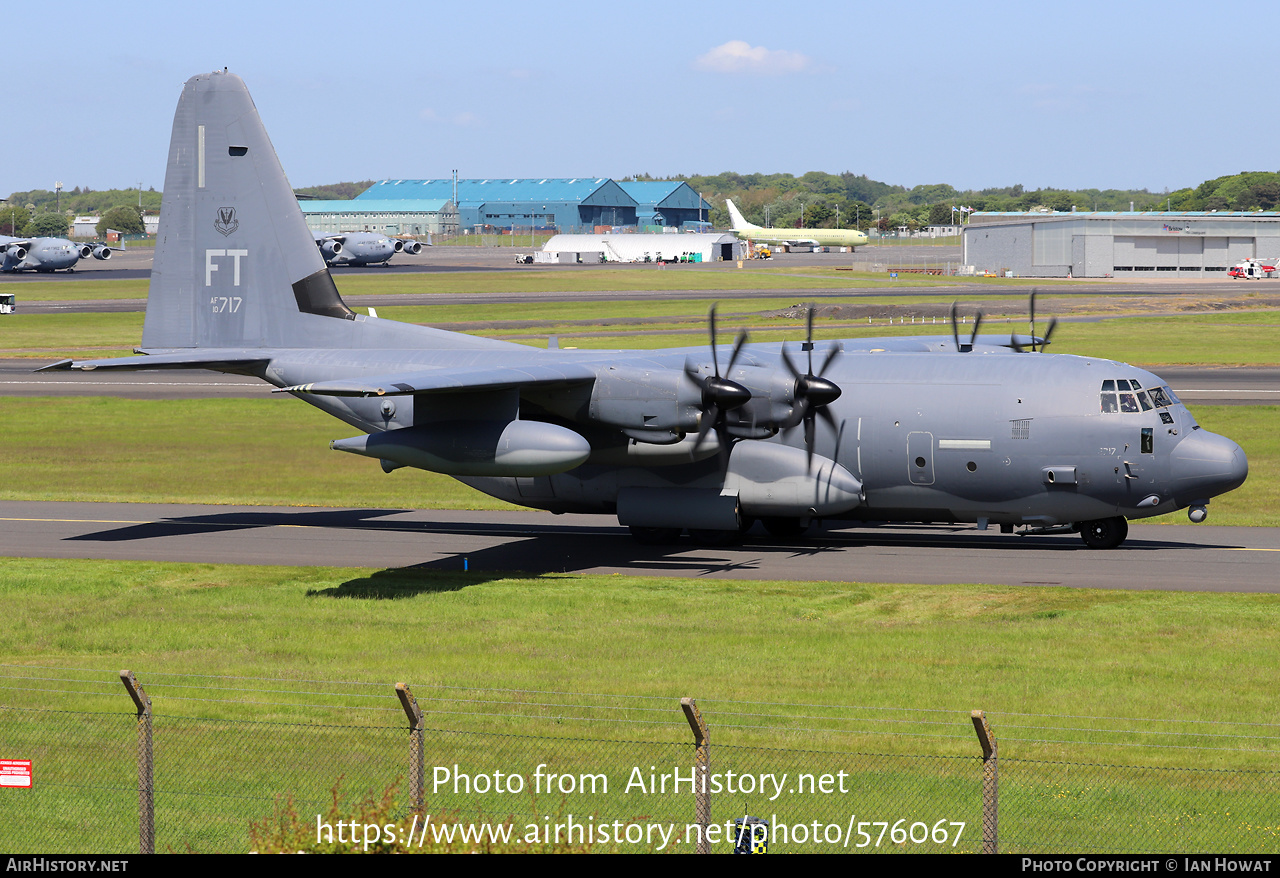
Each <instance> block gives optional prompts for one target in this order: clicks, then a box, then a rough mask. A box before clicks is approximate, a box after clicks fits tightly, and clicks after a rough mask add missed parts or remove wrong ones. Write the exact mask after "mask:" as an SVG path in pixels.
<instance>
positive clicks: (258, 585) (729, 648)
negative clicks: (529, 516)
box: [0, 559, 1280, 766]
mask: <svg viewBox="0 0 1280 878" xmlns="http://www.w3.org/2000/svg"><path fill="white" fill-rule="evenodd" d="M0 596H2V597H3V600H4V603H5V606H6V608H8V616H9V618H10V620H11V624H10V625H8V626H6V628H5V631H4V632H3V634H0V662H2V663H4V664H7V665H18V664H31V665H47V666H51V667H69V668H96V667H101V668H104V669H114V668H118V667H130V668H132V669H134V670H135V671H137V672H138V673H139V676H140V677H141V678H142V679H143V682H144V685H145V683H146V674H147V673H148V672H149V673H151V674H153V675H167V674H193V675H198V674H209V675H223V676H244V677H261V678H272V679H279V680H284V679H288V678H291V677H296V678H298V679H306V680H314V681H325V680H330V681H335V682H336V681H339V680H347V681H357V682H363V683H377V682H386V683H387V685H388V689H387V691H385V692H382V693H380V694H382V695H385V696H386V697H387V698H388V699H390V698H392V697H393V694H392V692H391V691H390V684H391V683H393V682H394V681H396V680H407V681H409V682H410V683H411V684H416V685H417V686H418V687H419V690H420V694H419V697H420V698H426V697H431V693H430V690H431V687H432V686H433V685H434V684H437V683H446V684H449V685H457V686H476V687H482V688H483V687H489V686H500V687H503V688H509V689H512V690H519V689H541V690H548V691H552V690H554V691H560V692H578V693H609V694H610V695H612V696H669V697H670V698H671V699H672V701H673V703H672V704H671V705H670V707H671V710H672V712H673V713H675V711H676V710H677V706H676V704H675V703H674V701H675V699H677V698H678V697H679V696H681V695H692V696H696V697H698V698H699V699H701V700H702V701H703V702H705V703H706V704H707V705H708V706H706V707H705V708H704V709H705V710H707V712H708V719H709V720H710V721H711V722H712V723H714V722H715V712H716V710H717V709H720V710H722V711H724V710H731V709H736V710H740V709H741V708H732V707H730V705H729V704H728V702H731V701H738V702H767V701H776V702H781V703H786V704H791V705H810V706H811V707H815V708H821V707H823V706H824V705H826V706H833V707H835V706H840V705H846V706H847V705H857V704H874V705H882V706H886V705H892V706H895V707H900V708H917V709H926V708H927V709H936V710H943V711H955V712H956V713H957V717H958V719H959V720H960V721H961V725H963V720H965V719H966V718H967V717H966V716H965V715H964V714H965V713H967V711H968V710H970V709H972V708H982V709H985V710H988V711H993V712H1001V713H1005V714H1015V713H1032V714H1046V715H1056V716H1059V717H1062V716H1070V715H1073V714H1079V715H1089V716H1108V715H1109V716H1115V717H1135V716H1140V717H1143V718H1145V719H1146V720H1149V721H1150V720H1184V721H1188V720H1191V719H1205V718H1211V719H1220V720H1222V721H1229V722H1233V723H1246V722H1258V723H1270V722H1272V720H1273V716H1274V705H1273V700H1274V699H1273V697H1272V692H1271V688H1272V687H1271V679H1270V668H1271V667H1272V664H1273V662H1272V660H1271V655H1272V653H1273V652H1274V643H1273V640H1274V637H1273V629H1274V626H1273V624H1272V620H1273V618H1274V615H1275V613H1276V611H1277V609H1280V596H1276V595H1251V594H1231V595H1223V594H1214V593H1185V592H1171V593H1164V592H1153V591H1135V592H1120V591H1110V590H1108V591H1094V590H1078V589H1046V588H1011V587H993V586H976V585H954V586H945V587H938V586H920V585H872V584H863V583H825V582H755V581H753V582H738V581H730V580H690V579H669V578H645V577H627V576H603V577H602V576H578V575H544V576H540V577H536V578H520V577H519V576H518V575H498V576H494V575H492V574H485V573H473V574H462V573H443V572H438V571H428V570H423V569H414V568H406V569H401V570H391V571H378V570H370V569H361V568H303V567H248V566H236V565H208V564H166V563H155V562H145V563H144V562H118V561H73V560H52V559H5V560H3V561H0ZM495 619H501V620H502V624H500V625H498V624H494V620H495ZM317 632H323V636H322V637H317V636H316V634H317ZM975 644H981V645H982V646H981V648H980V649H975V648H974V645H975ZM764 657H767V660H766V659H765V658H764ZM762 662H763V664H762ZM744 668H755V669H756V670H757V671H759V673H744V672H743V669H744ZM152 679H153V681H156V683H157V684H158V685H159V686H160V687H163V686H164V685H165V684H164V683H162V682H160V681H159V680H158V679H157V677H156V676H153V677H152ZM186 682H191V681H186ZM209 685H214V684H209ZM228 691H234V690H228ZM173 694H174V695H178V694H183V693H180V692H176V691H174V692H173ZM315 694H319V693H315ZM8 697H10V698H17V699H19V703H23V704H26V705H28V706H30V704H31V699H36V700H40V699H41V698H43V697H44V696H41V695H39V694H36V695H24V694H21V692H18V693H16V694H15V693H11V694H10V696H8ZM84 697H85V699H86V703H88V704H92V705H94V706H96V707H98V708H103V707H104V706H107V705H115V706H116V707H120V705H119V704H118V702H119V701H120V700H121V699H122V698H124V697H125V696H124V693H123V691H121V692H119V693H116V692H114V691H112V692H106V693H101V694H97V695H95V694H93V693H85V695H84ZM156 697H160V696H156ZM222 697H224V698H226V699H228V700H230V699H234V698H235V697H236V696H230V695H228V696H222ZM584 700H589V699H584ZM271 701H275V702H279V703H275V704H273V703H270V702H271ZM288 701H290V699H289V698H278V699H274V700H268V701H267V703H261V704H255V705H252V706H251V707H250V708H244V709H241V715H252V716H253V717H254V718H256V719H259V720H263V721H268V720H270V721H283V720H287V719H289V718H291V717H295V716H298V715H299V711H300V710H301V708H300V707H295V706H290V705H288V704H285V703H284V702H288ZM301 701H303V702H322V701H323V699H321V698H312V699H301ZM11 703H12V702H11ZM717 704H718V705H719V708H717V706H716V705H717ZM46 706H47V705H46ZM314 708H315V705H314V704H312V705H310V706H308V707H307V708H306V710H312V709H314ZM227 709H228V708H227V707H226V705H213V706H210V705H208V704H206V703H204V702H201V701H199V700H193V701H191V702H190V703H186V704H181V705H179V704H175V703H173V702H170V703H169V704H168V705H166V709H165V711H164V712H166V713H170V714H175V713H176V714H183V715H189V716H225V715H226V714H225V711H226V710H227ZM459 709H460V710H465V709H466V708H462V707H460V708H459ZM157 712H161V711H160V709H159V708H157ZM762 712H764V713H777V712H779V711H762ZM821 712H822V711H821V710H818V711H814V712H813V713H814V714H815V715H816V714H819V713H821ZM803 713H804V712H803V711H802V712H801V715H803ZM526 714H527V715H528V716H529V721H528V722H527V723H526V724H525V725H524V726H523V728H521V727H520V724H519V722H515V724H514V725H511V726H509V727H510V728H511V729H512V730H513V731H515V732H517V733H521V732H523V733H534V732H535V731H536V730H537V728H538V727H540V726H541V727H544V728H543V730H544V731H546V729H545V726H546V724H547V721H548V719H549V718H548V717H546V716H540V715H539V714H540V712H539V711H537V710H529V711H526ZM677 718H678V715H677ZM441 721H445V720H441ZM723 721H724V720H722V722H723ZM398 722H399V719H398V718H394V717H393V718H391V721H390V723H389V724H391V725H396V724H398ZM554 725H557V726H561V727H563V728H567V729H575V728H577V729H578V730H581V729H584V728H589V726H579V725H576V724H575V723H574V721H573V719H572V718H571V717H565V716H560V717H559V718H558V719H557V720H556V721H555V723H554ZM759 725H761V726H768V725H770V723H768V722H761V723H759ZM885 731H886V730H884V729H878V730H877V729H875V728H874V727H873V728H871V729H868V730H867V732H868V734H871V735H875V736H879V735H881V734H883V733H885ZM1171 731H1175V730H1171ZM732 734H733V737H734V738H735V739H736V740H738V741H742V740H752V739H755V740H757V741H758V740H760V739H761V738H766V739H767V738H770V737H772V738H774V739H775V740H779V739H780V738H785V737H786V735H781V736H779V735H775V734H773V733H772V732H769V730H768V729H764V730H756V731H750V730H745V729H744V730H740V731H738V732H735V733H732ZM1015 737H1016V736H1015ZM1268 740H1269V739H1268ZM721 741H722V742H725V738H724V737H721ZM909 743H910V742H905V743H904V742H899V743H898V744H894V743H893V742H892V741H891V740H883V741H879V742H878V746H879V747H887V748H890V749H900V748H903V747H904V746H907V745H909ZM1124 743H1126V744H1133V745H1134V746H1133V750H1132V751H1129V752H1128V755H1127V757H1126V755H1125V753H1126V749H1125V748H1124V747H1120V748H1118V749H1117V752H1112V748H1108V752H1107V757H1108V760H1114V759H1117V758H1119V759H1124V760H1126V761H1127V759H1129V758H1132V757H1133V755H1134V754H1136V753H1140V752H1142V750H1143V748H1144V747H1145V746H1146V743H1147V742H1145V741H1142V740H1138V739H1134V740H1130V741H1125V742H1124ZM936 746H937V745H933V744H931V745H930V749H934V748H935V747H936ZM1221 746H1223V747H1224V748H1225V747H1226V746H1227V745H1221ZM1256 746H1259V747H1262V748H1264V749H1268V750H1270V749H1272V745H1271V744H1269V743H1266V742H1265V741H1260V742H1257V744H1256ZM941 747H942V750H941V752H954V753H958V754H962V755H972V753H973V745H972V743H971V742H970V740H969V739H968V738H967V737H965V736H960V738H959V739H957V740H956V741H955V742H954V743H953V744H945V743H944V744H942V745H941ZM1017 750H1018V752H1019V756H1020V757H1021V758H1030V757H1031V756H1032V755H1039V756H1046V755H1050V754H1053V753H1057V752H1061V750H1060V748H1059V747H1057V746H1056V745H1053V744H1046V743H1040V744H1036V743H1034V742H1025V743H1023V744H1022V745H1020V746H1019V747H1018V748H1017ZM1002 755H1011V754H1006V753H1005V752H1004V751H1003V749H1002ZM1197 758H1198V759H1201V758H1203V759H1205V760H1210V761H1213V760H1226V761H1231V760H1235V759H1243V760H1245V761H1248V760H1250V759H1253V758H1254V757H1250V756H1248V755H1245V754H1236V755H1233V756H1230V757H1228V756H1214V755H1212V754H1207V755H1205V756H1203V757H1197ZM1206 764H1208V763H1205V762H1202V763H1201V765H1202V766H1203V765H1206Z"/></svg>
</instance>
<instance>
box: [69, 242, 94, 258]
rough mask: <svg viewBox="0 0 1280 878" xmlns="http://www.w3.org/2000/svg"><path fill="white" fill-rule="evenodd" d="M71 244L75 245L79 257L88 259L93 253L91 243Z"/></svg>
mask: <svg viewBox="0 0 1280 878" xmlns="http://www.w3.org/2000/svg"><path fill="white" fill-rule="evenodd" d="M73 246H74V247H75V249H76V252H77V253H79V254H80V258H81V259H88V258H89V257H90V256H92V255H93V245H92V244H75V245H73Z"/></svg>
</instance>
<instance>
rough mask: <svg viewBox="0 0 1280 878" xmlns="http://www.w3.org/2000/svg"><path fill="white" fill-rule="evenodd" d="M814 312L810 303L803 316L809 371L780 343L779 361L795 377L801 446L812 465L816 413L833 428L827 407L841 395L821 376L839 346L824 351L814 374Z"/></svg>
mask: <svg viewBox="0 0 1280 878" xmlns="http://www.w3.org/2000/svg"><path fill="white" fill-rule="evenodd" d="M813 311H814V308H813V306H812V305H810V306H809V313H808V314H807V315H806V326H805V336H804V346H803V350H804V351H805V352H806V354H807V355H808V371H807V372H805V373H804V374H801V373H800V370H799V369H797V368H796V365H795V363H793V362H792V361H791V355H790V354H788V353H787V346H786V344H785V343H784V344H783V345H782V362H783V364H784V365H785V366H786V367H787V371H789V372H790V373H791V375H792V376H793V377H794V378H795V379H796V388H795V394H794V395H795V401H796V408H797V409H799V411H800V413H801V417H800V420H801V422H802V423H803V424H804V449H805V459H806V461H807V462H808V464H809V465H810V466H812V464H813V443H814V438H815V429H814V428H815V426H816V420H817V418H818V417H819V416H821V418H822V419H823V420H824V421H826V422H827V425H828V426H830V427H831V429H833V430H834V429H836V419H835V416H834V415H832V414H831V412H830V411H829V410H828V409H827V406H829V405H830V404H831V403H833V402H835V401H836V400H837V399H839V398H840V388H839V387H838V386H837V385H836V383H835V382H833V381H831V380H830V379H828V378H823V377H822V376H823V375H824V374H825V373H826V371H827V368H828V367H830V365H831V363H832V362H833V361H834V360H835V358H836V357H837V356H839V355H840V352H841V349H840V347H839V346H838V345H832V346H831V348H829V349H828V350H827V356H826V359H824V360H823V361H822V366H821V368H819V369H818V372H817V374H814V371H813Z"/></svg>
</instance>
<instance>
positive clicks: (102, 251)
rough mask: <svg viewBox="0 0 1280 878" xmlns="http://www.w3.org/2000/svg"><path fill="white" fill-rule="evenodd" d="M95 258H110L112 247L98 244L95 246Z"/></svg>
mask: <svg viewBox="0 0 1280 878" xmlns="http://www.w3.org/2000/svg"><path fill="white" fill-rule="evenodd" d="M93 258H94V259H110V258H111V248H110V247H107V246H104V245H102V244H99V245H98V246H96V247H94V248H93Z"/></svg>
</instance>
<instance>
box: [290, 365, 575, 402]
mask: <svg viewBox="0 0 1280 878" xmlns="http://www.w3.org/2000/svg"><path fill="white" fill-rule="evenodd" d="M595 378H596V372H595V370H594V369H592V368H590V367H587V366H576V365H573V364H570V363H556V364H554V365H536V364H530V365H521V366H497V367H490V368H484V369H451V368H448V367H445V368H440V369H429V370H425V371H418V372H401V373H398V374H392V375H371V376H360V377H357V378H349V379H338V380H335V381H315V382H312V383H310V384H295V385H293V386H291V387H280V388H277V389H276V390H274V391H272V392H273V393H303V394H313V395H317V396H409V395H412V394H415V393H448V392H456V391H462V390H504V389H507V388H512V387H520V388H524V387H533V386H546V385H565V384H584V383H587V382H590V381H594V380H595Z"/></svg>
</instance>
